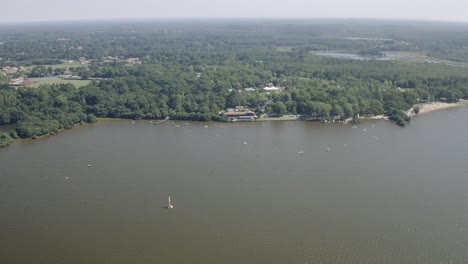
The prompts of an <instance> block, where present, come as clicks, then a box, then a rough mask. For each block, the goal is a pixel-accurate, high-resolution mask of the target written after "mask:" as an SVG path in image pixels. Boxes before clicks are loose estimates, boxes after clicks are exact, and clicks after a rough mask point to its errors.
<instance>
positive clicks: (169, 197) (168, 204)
mask: <svg viewBox="0 0 468 264" xmlns="http://www.w3.org/2000/svg"><path fill="white" fill-rule="evenodd" d="M172 208H174V205H173V204H172V203H171V196H170V195H169V196H168V197H167V209H172Z"/></svg>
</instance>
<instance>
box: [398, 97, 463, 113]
mask: <svg viewBox="0 0 468 264" xmlns="http://www.w3.org/2000/svg"><path fill="white" fill-rule="evenodd" d="M464 105H468V100H460V101H459V102H456V103H445V102H432V103H424V104H417V106H419V108H420V110H419V113H417V114H416V113H415V112H414V111H413V108H410V109H409V110H408V111H407V112H406V114H407V115H408V116H410V117H412V116H417V115H420V114H426V113H430V112H434V111H438V110H443V109H449V108H454V107H459V106H464Z"/></svg>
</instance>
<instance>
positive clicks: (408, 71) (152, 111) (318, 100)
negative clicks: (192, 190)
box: [0, 20, 468, 145]
mask: <svg viewBox="0 0 468 264" xmlns="http://www.w3.org/2000/svg"><path fill="white" fill-rule="evenodd" d="M409 24H411V26H408V25H409ZM432 26H433V25H432V24H430V23H428V22H419V23H418V22H391V21H380V22H372V23H371V22H368V23H365V22H364V23H363V21H346V22H345V21H341V20H337V21H335V20H326V21H314V20H310V21H309V20H304V21H301V20H297V21H259V20H245V21H216V22H214V21H202V20H200V21H192V22H187V21H185V22H184V21H147V22H129V21H127V22H125V23H123V22H122V24H119V26H118V27H116V26H115V24H113V23H106V22H100V23H94V24H93V23H86V24H83V25H81V26H79V27H76V26H71V25H68V26H67V25H65V28H66V30H64V25H56V24H50V25H49V24H44V25H43V26H42V27H33V28H31V27H26V26H24V25H8V26H2V27H1V28H0V43H1V46H0V58H2V59H1V60H0V67H1V69H2V72H1V73H2V74H0V83H1V84H0V125H14V126H15V128H14V130H13V131H12V132H11V133H10V135H7V134H2V138H5V139H7V138H10V137H12V138H36V137H40V136H44V135H51V134H55V133H57V132H59V131H61V130H63V129H69V128H72V127H73V126H75V125H77V124H82V123H85V122H95V121H96V118H99V117H101V118H104V117H105V118H128V119H164V118H167V117H170V118H171V119H177V120H195V121H228V119H227V117H225V116H224V112H225V111H227V109H230V108H235V107H237V106H242V107H243V108H246V109H249V110H251V111H253V112H255V113H256V114H257V115H263V116H270V117H271V116H274V117H281V116H283V115H290V116H297V115H300V116H308V117H312V118H313V119H319V120H322V121H332V120H346V119H351V120H353V121H354V122H358V120H359V117H375V116H385V117H388V118H389V119H390V120H393V121H394V122H395V123H396V124H398V125H401V126H404V125H405V124H407V123H408V122H410V119H411V118H410V115H412V114H414V113H416V112H421V113H422V112H426V111H428V110H429V109H433V108H434V109H437V108H439V106H440V107H441V106H442V103H447V105H448V104H450V105H452V103H457V102H459V100H460V99H468V71H467V68H466V67H468V49H466V47H468V37H467V36H468V35H467V34H460V33H461V32H462V33H463V32H468V26H467V25H464V24H447V25H443V26H442V27H441V26H439V27H438V30H434V29H432V28H433V27H432ZM384 28H391V29H392V30H383V29H384ZM343 32H347V33H346V34H345V33H343ZM441 32H442V33H441ZM441 34H442V35H443V38H442V37H441ZM327 50H346V52H354V53H355V54H359V55H362V54H364V55H368V54H370V55H369V56H375V55H374V54H378V55H379V56H378V57H376V58H374V57H369V58H366V59H344V58H330V57H326V56H319V55H317V51H327ZM390 51H391V52H401V54H410V53H411V54H413V53H415V52H417V53H418V54H423V55H420V57H421V56H422V57H423V58H424V59H423V60H421V61H417V60H414V59H409V58H413V57H411V56H408V58H404V57H401V56H400V57H401V58H403V59H400V58H399V59H394V58H392V59H382V57H383V58H385V52H390ZM422 57H421V58H422ZM30 77H39V78H50V77H55V78H60V79H61V81H60V82H57V83H45V84H43V85H37V84H36V85H34V86H30V85H29V84H28V79H29V78H30ZM67 80H70V82H69V83H67ZM72 80H73V81H75V82H76V80H88V82H82V83H80V87H79V88H78V87H76V86H75V85H74V82H73V81H72ZM433 102H437V103H436V104H434V103H433ZM421 104H422V105H423V106H424V107H420V106H419V105H421ZM437 104H439V105H438V106H437ZM443 105H445V104H443ZM2 140H3V139H2ZM8 141H9V142H11V140H10V139H8ZM5 142H6V140H5ZM5 145H6V143H5Z"/></svg>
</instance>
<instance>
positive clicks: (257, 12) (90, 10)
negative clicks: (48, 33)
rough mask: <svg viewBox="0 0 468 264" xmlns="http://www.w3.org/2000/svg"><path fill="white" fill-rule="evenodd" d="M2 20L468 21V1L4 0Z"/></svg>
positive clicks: (2, 21)
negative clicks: (390, 19)
mask: <svg viewBox="0 0 468 264" xmlns="http://www.w3.org/2000/svg"><path fill="white" fill-rule="evenodd" d="M1 7H2V15H1V16H0V23H5V22H26V21H50V20H87V19H115V18H180V17H184V18H187V17H189V18H194V17H195V18H199V17H203V18H210V17H212V18H223V17H229V18H237V17H249V18H263V17H268V18H356V17H357V18H394V19H424V20H448V21H467V22H468V0H71V1H66V0H5V1H2V3H1Z"/></svg>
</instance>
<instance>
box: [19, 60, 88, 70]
mask: <svg viewBox="0 0 468 264" xmlns="http://www.w3.org/2000/svg"><path fill="white" fill-rule="evenodd" d="M34 66H41V65H34ZM34 66H28V67H26V68H27V69H28V70H30V69H32V68H33V67H34ZM42 66H45V67H46V68H48V67H49V66H51V67H52V69H54V70H55V69H57V68H70V67H75V68H76V67H88V65H87V64H81V63H80V62H79V61H75V62H72V63H68V62H66V63H62V64H55V65H42Z"/></svg>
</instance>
